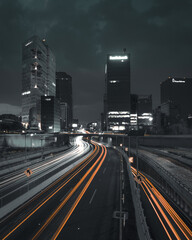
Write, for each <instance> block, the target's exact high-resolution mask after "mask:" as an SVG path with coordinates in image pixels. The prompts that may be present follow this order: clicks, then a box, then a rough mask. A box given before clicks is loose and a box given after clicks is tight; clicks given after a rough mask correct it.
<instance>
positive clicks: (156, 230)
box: [131, 167, 192, 240]
mask: <svg viewBox="0 0 192 240" xmlns="http://www.w3.org/2000/svg"><path fill="white" fill-rule="evenodd" d="M131 168H132V173H133V175H134V177H135V180H136V182H137V184H138V186H140V191H141V200H142V203H143V206H144V212H145V216H146V218H147V224H148V226H149V230H150V233H151V235H152V238H153V239H158V240H161V239H165V240H166V239H168V240H174V239H176V240H183V239H187V240H191V239H192V230H191V226H189V223H188V225H187V224H186V223H185V222H184V221H183V219H182V218H181V217H180V216H179V215H180V213H177V211H176V210H175V209H174V208H173V207H172V206H171V204H170V203H169V201H168V200H166V199H165V197H164V196H163V195H162V194H161V193H160V192H159V191H158V190H157V188H156V187H155V186H154V185H153V184H152V182H151V181H150V180H149V179H148V178H147V177H146V176H145V175H144V174H142V173H141V172H139V174H138V177H136V175H137V170H136V169H135V168H134V167H131Z"/></svg>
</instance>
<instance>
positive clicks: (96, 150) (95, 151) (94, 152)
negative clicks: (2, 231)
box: [2, 144, 99, 240]
mask: <svg viewBox="0 0 192 240" xmlns="http://www.w3.org/2000/svg"><path fill="white" fill-rule="evenodd" d="M94 145H95V144H94ZM98 152H99V148H98V146H97V145H95V149H94V151H93V152H92V153H91V154H90V156H88V157H87V158H86V159H85V160H84V161H83V163H85V165H83V164H82V162H81V163H79V164H78V165H77V166H75V167H74V168H73V169H71V170H70V171H68V172H67V173H66V174H65V175H64V176H63V177H62V178H60V179H59V180H58V181H56V182H55V183H54V184H52V185H51V186H48V188H46V190H45V191H43V192H42V193H41V194H39V195H38V197H40V196H41V195H42V194H43V193H44V192H46V191H47V190H48V189H50V188H51V187H53V186H54V185H55V184H57V183H58V182H59V181H61V180H62V179H63V178H64V177H66V176H68V175H69V174H70V173H71V172H72V171H74V170H76V169H77V168H78V167H79V166H80V165H82V166H81V167H80V169H78V170H77V171H76V172H74V173H73V174H72V176H70V177H69V178H68V179H67V180H65V182H64V183H62V184H61V185H60V186H59V187H58V188H57V189H56V190H55V191H54V192H53V193H51V194H50V195H49V196H48V197H47V198H46V199H44V200H43V201H42V202H41V203H40V205H39V206H38V207H37V208H35V209H34V210H32V212H31V213H30V214H29V215H28V216H27V217H26V218H24V219H23V220H22V221H21V222H20V223H19V224H18V225H17V226H16V227H14V228H13V229H12V230H11V231H10V232H9V233H8V234H7V235H6V236H5V237H3V238H2V240H5V239H7V238H8V237H9V236H10V235H11V234H12V233H13V232H14V231H15V230H16V229H18V228H19V227H20V226H21V225H22V224H23V223H24V222H26V221H27V220H28V219H29V218H30V217H31V216H32V215H33V214H34V213H35V212H37V211H38V210H39V209H40V208H41V207H42V206H43V205H44V204H45V203H47V202H48V201H49V200H50V199H51V198H52V197H53V196H54V195H55V194H56V193H57V192H58V191H60V190H61V189H62V188H63V187H64V186H65V185H66V184H67V183H68V182H70V181H71V180H72V179H73V178H74V177H75V176H76V175H77V174H78V173H79V172H80V171H82V170H83V168H84V167H85V166H87V164H88V163H89V162H90V161H92V160H93V158H94V157H95V156H96V155H97V153H98ZM86 161H87V162H86ZM34 200H35V199H34ZM34 200H33V201H34Z"/></svg>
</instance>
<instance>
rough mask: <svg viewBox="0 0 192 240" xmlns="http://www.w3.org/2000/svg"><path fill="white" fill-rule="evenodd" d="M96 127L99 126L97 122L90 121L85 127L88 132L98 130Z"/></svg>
mask: <svg viewBox="0 0 192 240" xmlns="http://www.w3.org/2000/svg"><path fill="white" fill-rule="evenodd" d="M98 127H99V125H98V122H90V123H88V124H87V128H86V129H87V130H88V131H89V132H97V131H98Z"/></svg>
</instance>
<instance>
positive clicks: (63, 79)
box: [56, 72, 73, 127]
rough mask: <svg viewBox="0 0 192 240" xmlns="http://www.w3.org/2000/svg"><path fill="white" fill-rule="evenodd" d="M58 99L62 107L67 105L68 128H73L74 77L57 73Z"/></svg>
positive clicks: (64, 73)
mask: <svg viewBox="0 0 192 240" xmlns="http://www.w3.org/2000/svg"><path fill="white" fill-rule="evenodd" d="M56 97H57V98H58V99H59V101H60V103H61V106H63V103H66V104H67V121H66V122H67V127H69V126H71V124H72V120H73V96H72V77H71V76H70V75H68V74H67V73H66V72H56Z"/></svg>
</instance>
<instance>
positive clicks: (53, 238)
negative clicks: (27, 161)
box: [51, 146, 107, 240]
mask: <svg viewBox="0 0 192 240" xmlns="http://www.w3.org/2000/svg"><path fill="white" fill-rule="evenodd" d="M103 147H104V150H105V151H104V152H102V154H101V155H100V157H99V159H100V158H101V156H102V159H101V161H100V163H99V165H98V166H97V168H96V169H95V171H94V173H93V174H92V176H91V177H90V179H89V180H88V182H87V183H86V185H85V187H84V188H83V190H82V191H81V193H80V195H79V196H78V198H77V199H76V201H75V202H74V204H73V206H72V207H71V209H70V210H69V212H68V213H67V215H66V216H65V218H64V219H63V221H62V223H61V224H60V226H59V228H58V229H57V231H56V232H55V234H54V235H53V237H52V238H51V240H55V239H56V238H57V237H58V235H59V234H60V232H61V231H62V229H63V227H64V226H65V224H66V223H67V221H68V219H69V218H70V216H71V214H72V213H73V211H74V210H75V208H76V207H77V205H78V203H79V201H80V200H81V198H82V197H83V195H84V193H85V192H86V190H87V188H88V187H89V185H90V184H91V182H92V180H93V178H94V177H95V175H96V173H97V172H98V171H99V169H100V167H101V165H102V164H103V162H104V160H105V158H106V155H107V148H106V147H105V146H103ZM103 147H102V150H103ZM103 153H104V155H103Z"/></svg>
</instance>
